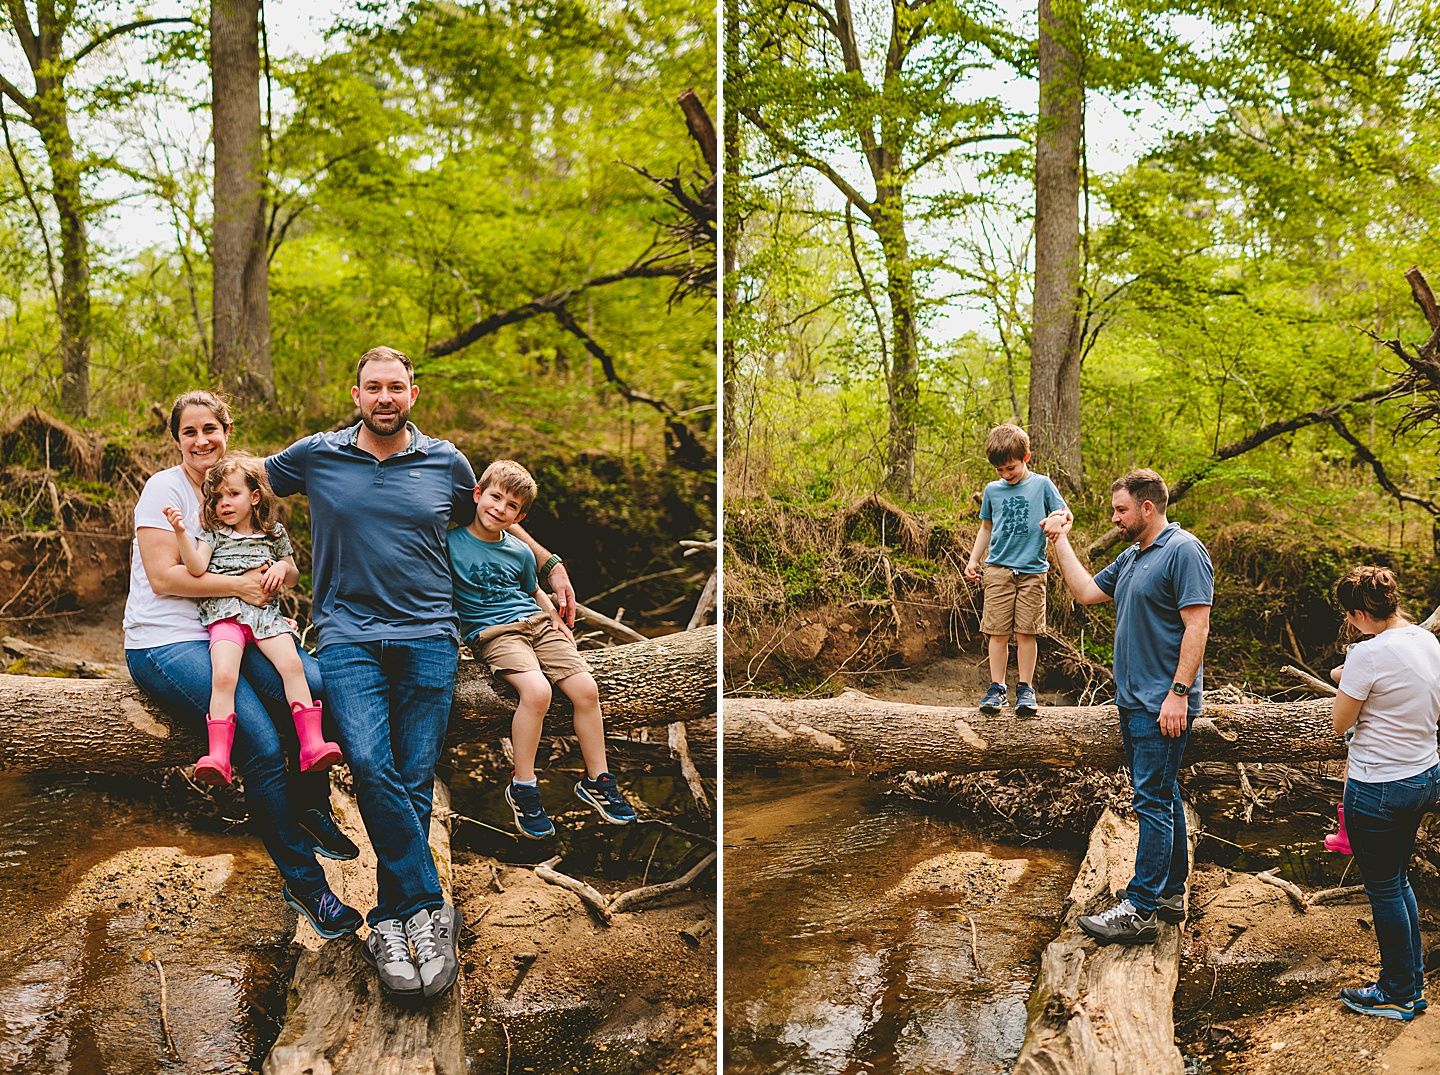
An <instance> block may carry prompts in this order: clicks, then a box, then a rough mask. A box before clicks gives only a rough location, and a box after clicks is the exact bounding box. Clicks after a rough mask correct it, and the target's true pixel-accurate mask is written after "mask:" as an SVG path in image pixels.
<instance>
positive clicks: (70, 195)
mask: <svg viewBox="0 0 1440 1075" xmlns="http://www.w3.org/2000/svg"><path fill="white" fill-rule="evenodd" d="M57 47H58V43H57ZM34 100H35V106H36V111H35V130H36V132H37V133H38V134H39V135H40V140H41V142H43V143H44V146H45V153H46V156H47V158H48V160H49V163H50V188H51V197H52V199H53V201H54V202H55V213H56V215H57V216H58V217H59V220H60V307H59V309H58V310H57V311H56V313H57V314H58V316H59V319H60V366H61V380H60V405H61V407H62V408H64V410H65V411H66V412H67V413H69V414H72V415H85V414H88V413H89V411H90V254H89V244H88V240H87V238H86V229H85V203H84V196H83V194H82V192H81V190H80V164H79V162H78V161H76V159H75V142H74V139H73V138H72V137H71V135H70V112H69V107H70V106H69V101H68V99H67V98H66V96H65V86H64V84H63V83H62V82H61V81H60V80H58V79H55V78H45V77H38V76H37V77H36V79H35V98H34Z"/></svg>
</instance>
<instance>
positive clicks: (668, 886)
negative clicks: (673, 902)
mask: <svg viewBox="0 0 1440 1075" xmlns="http://www.w3.org/2000/svg"><path fill="white" fill-rule="evenodd" d="M715 857H716V852H714V851H712V852H710V854H708V855H706V856H705V857H704V858H703V859H701V860H700V861H699V862H697V863H696V864H695V865H694V866H692V867H690V869H689V870H688V871H687V872H686V873H685V874H683V875H682V876H680V877H677V878H675V880H673V881H662V882H660V883H659V884H655V885H642V886H641V887H639V888H629V889H626V890H625V891H624V892H617V893H615V894H614V895H611V896H607V895H605V894H604V893H602V892H599V891H597V890H596V889H595V888H594V887H593V886H591V885H588V884H586V883H585V882H584V881H581V880H579V879H578V878H575V877H571V876H570V875H569V874H565V873H561V872H560V871H559V870H557V869H555V867H556V866H558V865H559V864H560V856H559V855H556V856H555V857H554V858H549V859H546V860H545V861H544V862H542V863H539V864H538V865H537V866H536V867H535V875H536V876H537V877H539V878H540V879H541V880H542V881H545V882H547V883H549V884H552V885H558V886H559V887H560V888H566V889H569V890H570V891H571V892H573V893H575V895H577V896H579V897H580V899H581V900H582V901H583V902H584V904H585V906H587V907H589V908H590V909H591V910H593V911H594V912H595V913H596V914H597V915H599V917H600V919H601V921H603V922H607V923H608V922H609V921H610V920H611V919H612V918H613V917H614V916H615V915H617V914H619V913H620V912H621V911H627V910H629V909H630V908H632V907H639V906H640V905H641V904H645V903H650V902H652V901H654V900H658V899H659V898H660V897H661V896H668V895H669V894H670V893H672V892H679V891H680V890H681V889H683V888H688V887H689V886H690V885H691V884H693V883H694V881H695V880H696V878H698V877H699V876H700V875H701V874H702V873H704V872H705V871H706V870H708V869H709V868H710V867H711V866H712V865H714V863H715Z"/></svg>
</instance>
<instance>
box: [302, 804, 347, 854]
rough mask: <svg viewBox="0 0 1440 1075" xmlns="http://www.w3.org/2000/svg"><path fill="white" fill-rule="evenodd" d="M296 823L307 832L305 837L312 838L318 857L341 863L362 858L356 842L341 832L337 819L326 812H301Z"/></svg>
mask: <svg viewBox="0 0 1440 1075" xmlns="http://www.w3.org/2000/svg"><path fill="white" fill-rule="evenodd" d="M295 821H296V823H297V824H298V825H299V826H300V828H301V829H303V830H304V831H305V835H306V836H308V837H310V846H311V847H313V848H314V849H315V853H316V854H317V855H324V856H325V857H326V858H327V859H338V860H339V861H341V862H349V861H350V860H351V859H357V858H359V857H360V849H359V848H358V847H356V846H355V841H354V840H352V839H350V837H348V836H346V835H345V834H344V833H343V832H341V831H340V826H339V825H337V824H335V819H334V818H333V817H331V816H330V815H329V814H328V813H326V812H325V811H324V810H318V809H310V810H301V811H300V814H299V816H297V817H296V818H295Z"/></svg>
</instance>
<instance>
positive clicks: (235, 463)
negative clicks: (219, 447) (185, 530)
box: [200, 452, 280, 534]
mask: <svg viewBox="0 0 1440 1075" xmlns="http://www.w3.org/2000/svg"><path fill="white" fill-rule="evenodd" d="M232 474H240V475H241V476H243V477H244V479H245V484H246V485H247V486H249V487H250V491H251V492H252V493H256V492H258V493H259V494H260V502H259V503H258V504H256V505H255V507H254V508H253V509H252V511H251V513H250V521H251V522H253V523H254V524H255V527H256V529H259V530H262V531H264V532H265V533H267V534H270V533H274V531H275V523H276V521H277V520H276V515H277V514H278V512H279V508H280V498H279V497H277V496H276V495H275V490H274V489H271V488H270V478H269V476H268V475H267V474H266V473H265V461H264V460H263V459H261V458H260V457H259V456H254V455H251V454H250V453H249V452H226V453H225V455H224V456H223V457H222V458H221V459H220V461H219V462H218V463H216V464H215V465H214V466H213V467H211V468H210V473H208V474H206V475H205V483H204V484H203V485H202V486H201V487H200V491H201V493H202V494H203V495H202V496H201V500H200V525H201V526H202V527H204V528H205V529H206V530H219V529H220V528H221V527H222V526H224V525H225V524H224V523H223V522H221V521H220V517H219V516H218V515H216V514H215V504H216V502H217V501H218V500H219V499H220V483H221V482H223V481H224V480H225V479H226V478H228V477H229V476H230V475H232Z"/></svg>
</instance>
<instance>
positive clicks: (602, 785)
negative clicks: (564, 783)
mask: <svg viewBox="0 0 1440 1075" xmlns="http://www.w3.org/2000/svg"><path fill="white" fill-rule="evenodd" d="M575 797H576V798H577V799H579V800H580V801H581V802H582V803H584V804H585V805H587V806H593V807H594V808H595V809H596V810H597V811H599V813H600V816H601V817H603V818H604V819H605V820H606V821H608V822H610V824H612V825H628V824H630V822H632V821H634V820H635V818H636V817H637V816H638V815H637V814H636V813H635V808H634V807H633V806H631V805H630V804H629V803H627V802H626V801H625V796H623V795H621V794H620V785H619V784H617V783H616V782H615V777H614V776H613V775H612V774H610V773H601V774H600V775H599V776H597V777H596V778H595V779H594V780H591V779H590V778H589V777H588V776H587V777H582V778H581V779H580V780H578V781H576V782H575Z"/></svg>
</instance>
